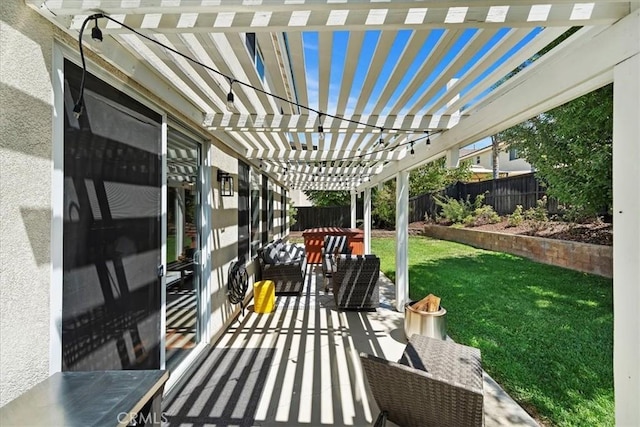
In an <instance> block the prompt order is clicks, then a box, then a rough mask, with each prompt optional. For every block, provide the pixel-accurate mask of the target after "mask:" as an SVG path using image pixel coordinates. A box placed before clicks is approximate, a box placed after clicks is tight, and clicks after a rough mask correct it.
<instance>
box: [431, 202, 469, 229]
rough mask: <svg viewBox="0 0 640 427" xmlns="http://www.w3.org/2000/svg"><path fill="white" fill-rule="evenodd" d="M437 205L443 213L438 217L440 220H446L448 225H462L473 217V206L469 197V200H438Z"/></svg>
mask: <svg viewBox="0 0 640 427" xmlns="http://www.w3.org/2000/svg"><path fill="white" fill-rule="evenodd" d="M435 201H436V204H437V205H438V206H440V208H441V209H442V211H441V212H440V214H439V215H438V217H439V218H440V219H444V221H442V222H445V223H448V224H462V223H464V222H465V219H466V218H467V217H468V216H470V215H471V212H472V210H473V209H472V206H471V202H469V196H467V200H466V201H465V200H462V199H460V200H456V199H454V198H451V197H445V198H444V199H441V198H436V199H435Z"/></svg>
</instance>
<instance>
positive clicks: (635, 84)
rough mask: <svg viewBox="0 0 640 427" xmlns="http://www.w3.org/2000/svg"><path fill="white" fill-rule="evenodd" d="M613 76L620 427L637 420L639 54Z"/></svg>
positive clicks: (639, 377) (615, 330)
mask: <svg viewBox="0 0 640 427" xmlns="http://www.w3.org/2000/svg"><path fill="white" fill-rule="evenodd" d="M636 41H637V40H636ZM613 73H614V74H613V77H614V79H613V81H614V85H613V215H614V220H613V221H614V224H615V226H614V228H613V314H614V315H613V374H614V385H615V402H616V404H615V408H616V409H615V410H616V425H620V426H623V425H636V424H637V423H638V420H640V405H638V402H640V363H639V361H640V314H638V313H640V286H639V285H638V280H639V279H640V263H639V262H638V254H639V253H640V222H639V221H638V218H640V187H638V183H639V182H640V169H638V165H639V164H640V125H639V124H638V123H639V122H638V117H640V54H636V55H635V56H633V57H631V58H629V59H627V60H625V61H623V62H621V63H620V64H618V65H616V66H615V67H614V72H613Z"/></svg>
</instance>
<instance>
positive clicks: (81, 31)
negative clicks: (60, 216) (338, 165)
mask: <svg viewBox="0 0 640 427" xmlns="http://www.w3.org/2000/svg"><path fill="white" fill-rule="evenodd" d="M99 18H104V19H107V20H109V21H111V22H113V23H115V24H118V25H120V26H122V27H123V28H126V29H127V30H129V31H131V32H132V33H134V34H136V35H138V36H140V37H142V38H144V39H145V40H148V41H150V42H151V43H154V44H156V45H158V46H160V47H162V48H164V49H166V50H168V51H170V52H172V53H174V54H176V55H178V56H181V57H182V58H184V59H186V60H187V61H190V62H192V63H194V64H196V65H199V66H200V67H203V68H205V69H207V70H209V71H211V72H212V73H214V74H217V75H219V76H221V77H224V78H225V79H227V80H228V81H229V82H231V83H232V84H233V83H236V84H238V85H241V86H244V87H246V88H249V89H252V90H254V91H256V92H260V93H262V94H264V95H267V96H270V97H272V98H274V99H278V100H280V101H282V102H286V103H287V104H290V105H293V106H295V107H298V108H299V109H303V110H307V111H309V112H312V113H316V114H318V115H319V116H320V115H323V116H327V117H331V118H332V119H335V120H340V121H343V122H348V123H351V124H355V125H359V126H365V127H370V128H375V129H381V128H380V127H379V126H376V125H372V124H370V123H366V122H360V121H358V120H354V119H349V118H346V117H341V116H336V115H333V114H328V113H323V112H322V111H320V110H316V109H315V108H312V107H310V106H308V105H303V104H300V103H299V102H296V101H292V100H290V99H287V98H284V97H282V96H280V95H277V94H275V93H271V92H268V91H266V90H264V89H261V88H259V87H257V86H253V85H251V84H250V83H247V82H243V81H241V80H236V79H235V78H234V77H233V76H228V75H226V74H224V73H223V72H221V71H219V70H216V69H215V68H212V67H210V66H208V65H207V64H204V63H202V62H200V61H198V60H197V59H194V58H192V57H190V56H189V55H186V54H184V53H182V52H180V51H178V50H177V49H174V48H172V47H171V46H167V45H165V44H164V43H162V42H160V41H158V40H156V39H154V38H152V37H151V36H148V35H146V34H144V33H141V32H140V31H138V30H136V29H134V28H133V27H130V26H129V25H127V24H125V23H124V22H120V21H118V20H117V19H115V18H112V17H111V16H109V15H107V14H104V13H95V14H93V15H89V16H88V17H87V18H85V20H84V21H83V22H82V26H81V27H80V34H79V36H78V44H79V48H80V58H81V60H82V82H81V83H80V96H79V97H78V101H77V102H76V106H75V107H74V113H76V114H77V115H81V114H82V101H83V98H82V97H83V95H84V76H85V73H86V69H87V67H86V64H85V59H84V51H83V47H82V33H83V32H84V28H85V26H86V25H87V22H89V21H91V20H94V19H95V21H96V26H97V23H98V19H99ZM229 94H231V97H233V93H232V92H231V90H229ZM227 98H229V95H227ZM77 107H79V111H76V109H77ZM386 130H387V131H389V132H405V133H414V132H417V131H416V130H415V129H403V128H388V129H386Z"/></svg>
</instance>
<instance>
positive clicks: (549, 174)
mask: <svg viewBox="0 0 640 427" xmlns="http://www.w3.org/2000/svg"><path fill="white" fill-rule="evenodd" d="M499 138H500V139H501V140H503V141H509V142H510V144H511V147H512V148H516V149H517V150H518V153H519V154H520V155H521V156H522V157H524V158H526V159H527V161H528V162H529V163H531V164H532V165H533V166H534V167H535V168H536V170H537V175H538V177H540V178H541V179H542V180H543V181H544V182H545V183H546V184H547V187H548V189H547V193H548V194H549V195H550V196H553V197H555V198H556V199H558V201H559V202H561V203H563V204H566V205H568V207H569V208H570V210H571V212H572V213H573V215H574V216H575V218H586V217H589V216H593V215H596V214H598V213H601V212H603V211H605V210H606V211H608V210H610V209H611V207H612V200H613V193H612V173H613V165H612V143H613V86H612V85H608V86H605V87H603V88H601V89H598V90H596V91H593V92H591V93H588V94H586V95H584V96H582V97H580V98H577V99H575V100H573V101H571V102H568V103H566V104H564V105H562V106H560V107H557V108H554V109H553V110H551V111H548V112H546V113H544V114H541V115H539V116H537V117H534V118H532V119H530V120H527V121H525V122H523V123H521V124H519V125H517V126H514V127H512V128H510V129H507V130H506V131H504V132H501V133H500V134H499Z"/></svg>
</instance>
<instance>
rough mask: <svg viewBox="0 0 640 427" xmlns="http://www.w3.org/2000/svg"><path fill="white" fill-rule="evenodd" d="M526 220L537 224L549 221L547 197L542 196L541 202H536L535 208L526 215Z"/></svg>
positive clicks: (528, 210)
mask: <svg viewBox="0 0 640 427" xmlns="http://www.w3.org/2000/svg"><path fill="white" fill-rule="evenodd" d="M524 219H527V220H529V221H536V222H547V221H549V211H548V210H547V196H542V198H541V199H540V200H538V201H536V207H535V208H529V209H527V210H526V211H525V213H524Z"/></svg>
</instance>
